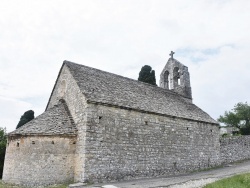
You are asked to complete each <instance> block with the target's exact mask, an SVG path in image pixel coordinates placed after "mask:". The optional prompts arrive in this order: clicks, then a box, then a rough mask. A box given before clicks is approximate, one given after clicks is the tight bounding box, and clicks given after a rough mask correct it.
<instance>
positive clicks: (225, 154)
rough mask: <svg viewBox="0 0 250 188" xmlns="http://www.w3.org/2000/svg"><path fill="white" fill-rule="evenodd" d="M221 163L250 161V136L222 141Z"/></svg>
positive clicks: (227, 138)
mask: <svg viewBox="0 0 250 188" xmlns="http://www.w3.org/2000/svg"><path fill="white" fill-rule="evenodd" d="M220 151H221V163H231V162H236V161H240V160H245V159H250V136H232V137H226V138H221V139H220Z"/></svg>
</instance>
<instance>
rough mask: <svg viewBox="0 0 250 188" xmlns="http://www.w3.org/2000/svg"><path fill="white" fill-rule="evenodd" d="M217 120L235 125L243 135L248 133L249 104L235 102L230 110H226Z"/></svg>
mask: <svg viewBox="0 0 250 188" xmlns="http://www.w3.org/2000/svg"><path fill="white" fill-rule="evenodd" d="M218 121H219V122H221V123H225V124H226V125H227V126H231V127H237V128H239V129H240V133H241V134H243V135H249V134H250V106H249V104H248V103H247V102H245V103H241V102H240V103H237V104H236V105H235V106H234V108H233V109H232V110H231V111H226V112H225V113H224V116H220V117H219V118H218Z"/></svg>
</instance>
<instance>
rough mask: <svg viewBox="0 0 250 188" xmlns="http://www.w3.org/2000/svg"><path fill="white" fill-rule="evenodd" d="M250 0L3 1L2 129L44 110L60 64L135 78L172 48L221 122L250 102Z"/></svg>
mask: <svg viewBox="0 0 250 188" xmlns="http://www.w3.org/2000/svg"><path fill="white" fill-rule="evenodd" d="M249 10H250V1H249V0H199V1H198V0H185V1H184V0H71V1H65V0H22V1H19V0H1V6H0V127H6V129H7V132H10V131H13V130H15V128H16V125H17V123H18V122H19V119H20V117H21V115H23V113H24V112H25V111H27V110H30V109H32V110H34V111H35V116H38V115H40V114H41V113H43V112H44V110H45V107H46V104H47V102H48V99H49V96H50V93H51V91H52V89H53V86H54V83H55V81H56V78H57V75H58V72H59V70H60V67H61V65H62V63H63V60H69V61H72V62H76V63H79V64H83V65H87V66H90V67H94V68H97V69H101V70H105V71H108V72H111V73H115V74H118V75H122V76H125V77H129V78H132V79H136V80H137V78H138V73H139V71H140V69H141V67H142V66H144V65H150V66H151V67H152V68H153V70H155V72H156V80H157V83H158V85H159V79H160V73H161V71H162V69H163V68H164V66H165V64H166V62H167V60H168V58H169V53H170V51H171V50H173V51H174V52H175V54H174V58H175V59H177V60H178V61H180V62H181V63H182V64H184V65H186V66H187V67H188V68H189V73H190V79H191V87H192V93H193V102H194V104H196V105H197V106H199V107H200V108H202V109H203V110H204V111H205V112H207V113H208V114H209V115H210V116H211V117H213V118H214V119H217V118H218V117H219V116H220V115H223V114H224V112H225V111H226V110H231V109H232V108H233V107H234V105H235V104H236V103H238V102H246V101H247V102H249V101H250V95H249V93H250V87H249V83H250V74H249V70H250V34H249V31H250V21H249V20H250V11H249Z"/></svg>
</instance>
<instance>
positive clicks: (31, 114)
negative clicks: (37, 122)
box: [16, 110, 34, 129]
mask: <svg viewBox="0 0 250 188" xmlns="http://www.w3.org/2000/svg"><path fill="white" fill-rule="evenodd" d="M32 119H34V111H33V110H28V111H26V112H24V114H23V115H22V116H21V118H20V121H19V123H18V124H17V126H16V129H18V128H19V127H21V126H23V125H24V124H25V123H28V122H29V121H30V120H32Z"/></svg>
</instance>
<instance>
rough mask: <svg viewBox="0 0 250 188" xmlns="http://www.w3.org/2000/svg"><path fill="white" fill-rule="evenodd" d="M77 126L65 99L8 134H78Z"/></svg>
mask: <svg viewBox="0 0 250 188" xmlns="http://www.w3.org/2000/svg"><path fill="white" fill-rule="evenodd" d="M76 133H77V128H76V125H75V123H74V121H73V119H72V117H71V115H70V113H69V110H68V107H67V105H66V103H65V102H64V101H63V100H60V102H59V104H58V105H55V106H54V107H52V108H50V109H48V110H46V111H45V112H44V113H42V114H41V115H39V116H38V117H36V118H35V119H33V120H31V121H30V122H28V123H26V124H25V125H23V126H22V127H20V128H18V129H16V130H15V131H13V132H10V133H9V134H8V135H9V136H11V135H76Z"/></svg>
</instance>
